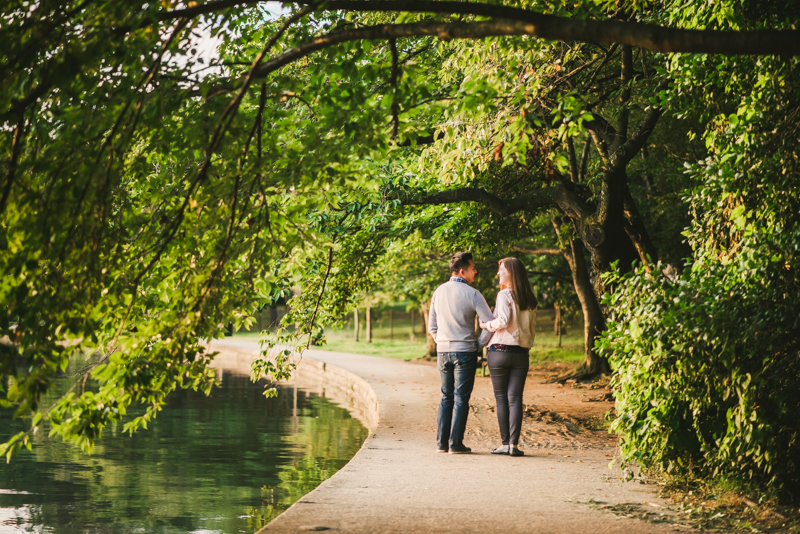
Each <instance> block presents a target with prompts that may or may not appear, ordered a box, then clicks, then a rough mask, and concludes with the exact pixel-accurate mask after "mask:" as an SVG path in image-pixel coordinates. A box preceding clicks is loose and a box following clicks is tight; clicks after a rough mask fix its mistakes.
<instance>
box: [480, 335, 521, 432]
mask: <svg viewBox="0 0 800 534" xmlns="http://www.w3.org/2000/svg"><path fill="white" fill-rule="evenodd" d="M487 359H488V364H489V373H491V376H492V387H493V388H494V398H495V402H496V403H497V422H498V423H499V425H500V437H501V438H502V439H503V445H514V446H516V445H517V444H518V443H519V433H520V430H521V427H522V391H523V389H525V379H526V378H527V376H528V365H529V361H528V349H526V348H524V347H517V349H512V350H509V351H508V352H499V351H497V350H492V347H489V350H488V353H487Z"/></svg>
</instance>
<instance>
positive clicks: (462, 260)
mask: <svg viewBox="0 0 800 534" xmlns="http://www.w3.org/2000/svg"><path fill="white" fill-rule="evenodd" d="M471 261H473V259H472V252H456V253H455V254H453V259H452V260H450V272H451V273H457V272H458V271H460V270H461V269H469V262H471Z"/></svg>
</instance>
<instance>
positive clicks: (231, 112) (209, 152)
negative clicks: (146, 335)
mask: <svg viewBox="0 0 800 534" xmlns="http://www.w3.org/2000/svg"><path fill="white" fill-rule="evenodd" d="M310 11H311V10H310V9H308V8H305V9H301V10H300V11H298V12H297V13H295V14H294V15H292V16H291V17H289V19H288V20H287V21H286V22H285V23H284V24H283V25H282V26H281V27H280V29H279V30H278V31H277V32H275V34H274V35H272V37H270V39H269V41H267V43H266V44H265V45H264V48H263V49H262V50H261V52H260V53H259V54H258V56H256V58H255V59H254V60H253V64H252V67H251V68H250V71H249V72H248V73H247V76H246V77H245V78H244V80H243V81H242V85H241V87H240V88H239V92H238V93H237V94H236V96H235V97H234V98H233V99H232V100H231V102H230V103H229V104H228V106H227V107H226V108H225V111H224V112H223V113H222V116H221V117H220V119H219V121H218V122H217V127H216V129H215V131H214V134H213V135H212V138H211V142H210V143H209V146H208V147H207V148H206V154H205V158H204V159H203V162H202V164H201V165H200V168H199V169H198V171H197V174H196V175H195V178H194V180H193V181H192V183H191V184H190V186H189V188H188V189H187V191H186V195H185V196H184V199H183V203H182V204H181V206H180V208H179V209H178V213H177V216H176V217H175V219H174V221H173V224H172V227H171V228H170V230H169V231H168V232H167V236H166V238H165V239H164V240H163V242H162V243H161V246H160V247H159V249H158V251H157V252H156V254H155V255H154V256H153V258H152V259H151V260H150V262H149V263H148V264H147V266H145V268H144V269H143V270H142V271H141V272H139V274H138V275H137V276H136V279H135V281H134V285H138V283H139V281H140V280H141V279H142V277H144V275H145V274H146V273H147V272H149V271H150V269H152V268H153V265H155V263H156V262H157V261H158V260H159V258H160V257H161V254H163V252H164V250H166V247H167V245H168V244H169V243H170V242H171V241H172V238H173V237H174V236H175V234H176V233H177V231H178V228H180V225H181V223H182V222H183V217H184V214H185V213H186V207H187V206H188V205H189V201H190V199H191V196H192V194H193V193H194V190H195V188H196V187H197V186H198V184H199V183H200V182H201V181H203V180H204V179H205V178H206V176H207V175H208V169H209V167H210V165H211V157H212V156H213V154H214V153H215V152H216V150H217V147H218V146H219V143H220V141H221V140H222V137H223V136H224V134H225V132H226V131H227V130H228V127H229V126H230V123H231V122H232V121H233V118H234V117H235V115H236V112H237V111H238V109H239V104H240V103H241V101H242V98H243V97H244V94H245V92H246V91H247V89H248V88H249V87H250V83H251V82H252V81H253V79H254V77H255V76H254V73H255V71H256V69H257V68H258V66H259V64H260V63H261V61H262V60H263V59H264V56H266V54H267V52H269V50H270V49H272V47H273V46H275V43H277V42H278V39H280V38H281V36H282V35H283V34H284V33H285V32H286V30H287V29H289V27H290V26H291V25H292V24H294V23H295V22H297V21H298V20H299V19H301V18H303V17H304V16H306V15H307V14H308V13H309V12H310Z"/></svg>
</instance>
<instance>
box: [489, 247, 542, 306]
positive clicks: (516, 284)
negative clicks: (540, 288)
mask: <svg viewBox="0 0 800 534" xmlns="http://www.w3.org/2000/svg"><path fill="white" fill-rule="evenodd" d="M498 263H501V264H503V265H505V267H506V271H508V274H509V275H510V277H511V284H509V285H510V287H509V288H508V289H510V290H511V294H512V295H513V296H514V302H516V303H517V306H519V309H520V310H535V309H536V307H537V306H538V305H539V301H538V300H536V295H535V294H534V293H533V289H532V288H531V283H530V282H529V281H528V273H527V271H525V266H524V265H522V262H521V261H519V260H518V259H517V258H503V259H502V260H500V261H499V262H498Z"/></svg>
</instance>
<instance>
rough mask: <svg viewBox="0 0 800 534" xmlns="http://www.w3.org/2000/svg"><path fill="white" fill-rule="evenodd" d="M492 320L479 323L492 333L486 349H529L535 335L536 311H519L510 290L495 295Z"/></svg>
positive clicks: (503, 290)
mask: <svg viewBox="0 0 800 534" xmlns="http://www.w3.org/2000/svg"><path fill="white" fill-rule="evenodd" d="M494 317H495V318H494V319H493V320H491V321H489V322H488V323H484V322H483V321H481V322H480V326H481V328H483V329H484V330H488V331H489V332H493V333H494V334H493V335H492V337H491V339H489V343H488V344H487V347H489V346H492V345H519V346H520V347H526V348H531V347H532V346H533V338H534V336H535V334H536V311H535V310H520V309H519V306H517V303H516V302H514V297H513V295H512V293H511V290H510V289H502V290H500V292H499V293H498V294H497V303H496V304H495V307H494Z"/></svg>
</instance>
